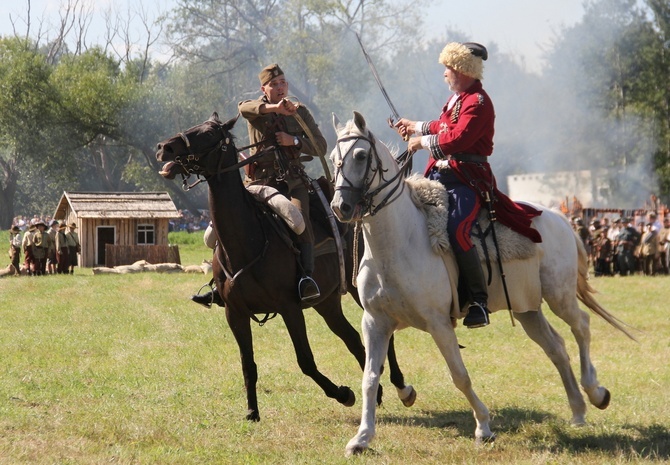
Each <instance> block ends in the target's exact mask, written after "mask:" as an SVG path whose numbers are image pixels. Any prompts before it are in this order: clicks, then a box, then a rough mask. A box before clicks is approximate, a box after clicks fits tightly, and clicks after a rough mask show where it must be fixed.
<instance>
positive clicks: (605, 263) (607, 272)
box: [593, 226, 612, 276]
mask: <svg viewBox="0 0 670 465" xmlns="http://www.w3.org/2000/svg"><path fill="white" fill-rule="evenodd" d="M607 229H608V228H607V226H603V227H601V228H600V229H598V230H596V231H595V233H594V236H595V237H594V239H593V268H594V271H595V275H596V276H612V270H611V268H610V261H611V260H612V242H611V241H610V240H609V238H608V237H607Z"/></svg>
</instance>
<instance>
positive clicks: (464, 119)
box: [396, 42, 542, 328]
mask: <svg viewBox="0 0 670 465" xmlns="http://www.w3.org/2000/svg"><path fill="white" fill-rule="evenodd" d="M487 58H488V52H487V50H486V48H485V47H484V46H483V45H481V44H477V43H474V42H466V43H456V42H452V43H449V44H447V45H446V46H445V47H444V49H443V50H442V53H441V54H440V63H442V64H443V65H444V66H445V71H444V77H445V81H446V82H447V84H449V87H450V88H451V90H452V91H454V94H453V95H452V96H451V98H450V99H449V101H448V102H447V103H446V105H444V107H443V108H442V113H441V115H440V118H439V119H437V120H434V121H411V120H408V119H405V118H402V119H401V120H400V121H398V123H397V124H396V128H397V130H398V132H399V133H400V135H402V136H403V137H405V136H413V137H411V138H410V139H409V142H408V150H410V151H411V152H414V151H416V150H420V149H426V150H428V151H429V153H430V158H429V161H428V165H427V166H426V170H425V173H424V174H425V176H426V177H428V178H430V179H434V180H437V181H440V182H441V183H442V184H443V185H444V186H445V188H446V189H447V194H448V197H449V221H448V225H447V230H448V233H449V240H450V242H451V245H452V247H453V249H454V254H455V257H456V261H457V263H458V267H459V271H460V275H461V277H462V280H463V283H464V285H465V287H466V288H467V293H468V296H467V297H468V302H469V307H468V308H469V310H468V314H467V316H466V317H465V319H464V320H463V324H464V325H465V326H467V327H469V328H479V327H482V326H486V325H488V324H489V317H488V314H489V310H488V308H487V301H488V290H487V284H486V279H485V277H484V273H483V271H482V267H481V263H480V260H479V254H478V253H477V251H476V249H475V248H474V246H473V244H472V240H471V238H470V232H471V230H472V227H473V225H474V224H475V223H476V222H477V217H478V216H479V211H480V209H481V207H482V205H484V206H485V207H487V208H490V207H492V208H494V209H495V212H496V216H497V219H498V220H499V221H500V222H501V223H503V224H505V225H506V226H508V227H510V228H511V229H513V230H514V231H517V232H518V233H520V234H523V235H525V236H527V237H529V238H530V239H532V240H533V241H534V242H541V241H542V238H541V237H540V234H539V232H538V231H537V230H535V229H533V228H532V227H531V220H532V218H534V217H535V216H538V215H540V213H541V212H539V211H537V210H535V209H534V208H532V207H529V206H526V205H519V204H516V203H514V202H512V200H510V198H509V197H507V196H506V195H505V194H503V193H502V192H500V191H499V190H498V188H497V186H496V181H495V177H494V176H493V172H492V171H491V166H490V165H489V163H488V157H489V156H490V155H491V154H492V153H493V134H494V121H495V110H494V108H493V102H491V99H490V98H489V96H488V94H487V93H486V92H485V91H484V89H483V87H482V83H481V79H482V74H483V67H484V65H483V61H484V60H486V59H487ZM489 201H490V202H491V205H489Z"/></svg>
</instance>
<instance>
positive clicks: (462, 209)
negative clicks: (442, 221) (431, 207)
mask: <svg viewBox="0 0 670 465" xmlns="http://www.w3.org/2000/svg"><path fill="white" fill-rule="evenodd" d="M428 179H432V180H435V181H439V182H440V183H442V185H443V186H444V187H445V189H446V190H447V197H448V199H449V221H448V222H447V233H448V234H449V242H450V243H451V246H452V247H453V249H454V253H456V254H460V253H464V252H467V251H469V250H470V249H472V247H473V244H472V240H471V239H470V231H472V226H473V225H474V223H475V222H476V221H477V216H479V210H480V209H481V199H480V197H479V195H478V194H477V192H476V191H475V190H474V189H473V188H472V187H471V186H469V185H467V184H464V183H463V182H462V181H461V180H460V179H459V178H458V176H456V174H455V173H454V172H453V171H452V170H450V169H442V170H441V171H440V170H438V169H437V168H433V169H432V170H431V171H430V173H428Z"/></svg>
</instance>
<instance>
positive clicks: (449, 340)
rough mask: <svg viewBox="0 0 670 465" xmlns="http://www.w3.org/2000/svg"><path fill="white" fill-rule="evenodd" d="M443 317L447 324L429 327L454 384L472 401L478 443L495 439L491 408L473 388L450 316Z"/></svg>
mask: <svg viewBox="0 0 670 465" xmlns="http://www.w3.org/2000/svg"><path fill="white" fill-rule="evenodd" d="M441 319H442V320H444V319H446V320H447V321H446V324H444V325H437V326H433V327H431V328H429V332H430V335H431V336H432V337H433V340H434V341H435V343H436V344H437V347H438V348H439V349H440V352H441V353H442V356H443V357H444V359H445V360H446V361H447V367H448V368H449V372H450V373H451V378H452V380H453V382H454V385H455V386H456V387H457V388H458V389H459V390H460V391H461V392H462V393H463V394H465V397H466V398H467V399H468V402H470V406H471V407H472V412H473V415H474V417H475V422H476V423H477V428H476V429H475V439H476V440H477V443H482V442H485V441H489V440H493V439H495V435H494V434H493V433H492V432H491V429H490V426H489V422H490V417H489V410H488V409H487V408H486V405H484V403H483V402H482V401H481V400H479V397H477V394H475V391H474V390H473V389H472V382H471V381H470V375H468V370H467V369H466V368H465V364H464V363H463V358H462V357H461V350H460V348H459V347H458V340H457V339H456V332H455V331H454V328H453V327H452V325H451V323H450V322H449V319H448V318H444V315H441Z"/></svg>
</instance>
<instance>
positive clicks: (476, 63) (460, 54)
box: [439, 42, 484, 80]
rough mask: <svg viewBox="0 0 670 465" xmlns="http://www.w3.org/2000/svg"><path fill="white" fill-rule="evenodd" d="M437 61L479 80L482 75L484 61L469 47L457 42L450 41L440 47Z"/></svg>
mask: <svg viewBox="0 0 670 465" xmlns="http://www.w3.org/2000/svg"><path fill="white" fill-rule="evenodd" d="M439 62H440V63H442V64H443V65H444V66H448V67H449V68H453V69H455V70H456V71H458V72H459V73H463V74H465V75H466V76H470V77H471V78H474V79H479V80H481V79H482V78H483V75H484V62H483V61H482V59H481V58H480V57H477V56H475V55H473V54H472V52H470V49H469V48H468V47H466V46H465V45H463V44H459V43H458V42H450V43H448V44H447V45H445V47H444V48H443V49H442V52H441V53H440V59H439Z"/></svg>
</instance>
